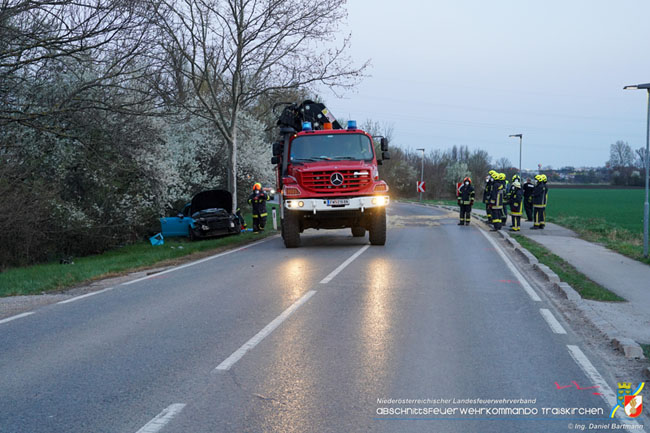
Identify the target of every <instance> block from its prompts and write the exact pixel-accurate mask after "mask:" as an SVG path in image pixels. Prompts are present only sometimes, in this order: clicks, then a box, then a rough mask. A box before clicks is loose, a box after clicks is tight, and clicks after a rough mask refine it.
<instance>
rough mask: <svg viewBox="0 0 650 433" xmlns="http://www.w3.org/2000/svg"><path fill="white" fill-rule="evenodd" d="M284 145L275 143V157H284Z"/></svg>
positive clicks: (279, 142) (278, 142)
mask: <svg viewBox="0 0 650 433" xmlns="http://www.w3.org/2000/svg"><path fill="white" fill-rule="evenodd" d="M282 144H283V143H282V142H281V141H276V142H275V143H273V156H278V155H282Z"/></svg>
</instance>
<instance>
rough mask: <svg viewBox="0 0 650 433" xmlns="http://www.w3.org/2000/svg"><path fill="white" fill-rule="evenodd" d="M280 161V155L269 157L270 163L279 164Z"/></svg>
mask: <svg viewBox="0 0 650 433" xmlns="http://www.w3.org/2000/svg"><path fill="white" fill-rule="evenodd" d="M279 163H280V157H279V156H274V157H273V158H271V164H279Z"/></svg>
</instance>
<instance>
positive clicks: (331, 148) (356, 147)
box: [291, 134, 373, 162]
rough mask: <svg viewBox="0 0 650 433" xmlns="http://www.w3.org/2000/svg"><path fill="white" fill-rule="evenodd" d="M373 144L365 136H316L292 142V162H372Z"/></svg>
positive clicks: (305, 136)
mask: <svg viewBox="0 0 650 433" xmlns="http://www.w3.org/2000/svg"><path fill="white" fill-rule="evenodd" d="M372 157H373V153H372V143H371V142H370V139H369V138H368V137H367V136H366V135H364V134H329V135H325V134H318V135H316V134H314V135H303V136H300V137H296V138H295V139H294V140H293V141H292V142H291V161H295V162H310V161H311V162H313V161H342V160H364V161H372Z"/></svg>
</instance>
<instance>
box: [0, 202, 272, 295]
mask: <svg viewBox="0 0 650 433" xmlns="http://www.w3.org/2000/svg"><path fill="white" fill-rule="evenodd" d="M271 208H272V206H269V219H268V221H267V230H266V233H264V234H256V233H251V232H244V233H242V234H240V235H238V236H227V237H222V238H217V239H207V240H202V241H196V242H190V240H189V239H188V238H167V239H165V243H164V245H160V246H155V247H154V246H151V244H150V243H149V242H144V241H143V242H138V243H135V244H132V245H128V246H125V247H122V248H119V249H115V250H112V251H107V252H105V253H104V254H99V255H94V256H87V257H79V258H75V259H74V264H69V265H61V264H59V263H44V264H39V265H33V266H26V267H22V268H12V269H7V270H6V271H4V272H2V273H0V296H15V295H34V294H41V293H43V292H48V291H57V290H64V289H67V288H71V287H74V286H77V285H80V284H84V283H88V282H90V281H93V280H99V279H102V278H107V277H114V276H118V275H123V274H126V273H129V272H133V271H137V270H142V269H146V268H151V267H154V266H166V265H171V264H174V263H178V262H179V261H189V260H193V259H197V258H200V257H202V256H206V255H209V254H211V253H215V252H218V251H220V250H225V249H227V248H229V247H236V246H240V245H245V244H247V243H251V242H254V241H256V240H259V239H262V238H264V237H267V236H271V235H273V234H276V233H278V232H275V231H274V230H273V221H272V219H271ZM278 218H279V216H278ZM248 219H250V218H247V220H248ZM247 223H248V226H249V227H251V222H250V221H247Z"/></svg>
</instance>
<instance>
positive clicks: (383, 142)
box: [379, 137, 389, 159]
mask: <svg viewBox="0 0 650 433" xmlns="http://www.w3.org/2000/svg"><path fill="white" fill-rule="evenodd" d="M379 143H380V144H381V150H382V151H386V150H388V139H386V138H385V137H381V140H380V141H379ZM384 159H389V158H384Z"/></svg>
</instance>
